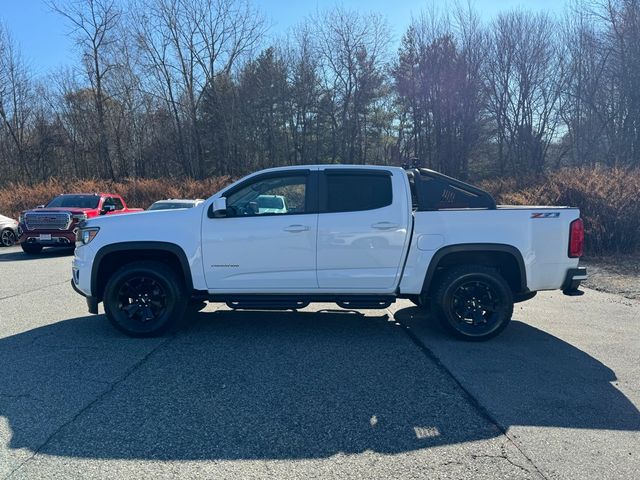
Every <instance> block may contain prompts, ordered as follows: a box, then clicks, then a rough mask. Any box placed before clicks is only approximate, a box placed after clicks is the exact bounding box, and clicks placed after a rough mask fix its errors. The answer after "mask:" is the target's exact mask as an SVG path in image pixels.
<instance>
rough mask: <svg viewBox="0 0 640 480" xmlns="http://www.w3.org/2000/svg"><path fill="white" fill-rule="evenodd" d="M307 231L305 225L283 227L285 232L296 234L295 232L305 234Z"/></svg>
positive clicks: (307, 228)
mask: <svg viewBox="0 0 640 480" xmlns="http://www.w3.org/2000/svg"><path fill="white" fill-rule="evenodd" d="M308 230H309V227H308V226H307V225H289V226H288V227H284V231H285V232H291V233H297V232H306V231H308Z"/></svg>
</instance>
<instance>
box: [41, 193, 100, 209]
mask: <svg viewBox="0 0 640 480" xmlns="http://www.w3.org/2000/svg"><path fill="white" fill-rule="evenodd" d="M98 203H100V197H99V196H98V195H60V196H58V197H56V198H54V199H53V200H51V201H50V202H49V204H48V205H47V207H75V208H98Z"/></svg>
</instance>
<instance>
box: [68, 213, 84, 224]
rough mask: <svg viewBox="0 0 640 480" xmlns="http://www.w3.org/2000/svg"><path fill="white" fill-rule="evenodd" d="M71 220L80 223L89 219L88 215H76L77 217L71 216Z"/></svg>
mask: <svg viewBox="0 0 640 480" xmlns="http://www.w3.org/2000/svg"><path fill="white" fill-rule="evenodd" d="M71 218H73V219H74V220H78V221H79V222H81V221H83V220H86V219H87V214H86V213H76V214H75V215H71Z"/></svg>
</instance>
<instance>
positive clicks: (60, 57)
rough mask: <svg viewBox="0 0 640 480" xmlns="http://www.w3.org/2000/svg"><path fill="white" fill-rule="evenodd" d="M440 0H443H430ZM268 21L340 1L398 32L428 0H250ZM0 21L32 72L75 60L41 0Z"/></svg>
mask: <svg viewBox="0 0 640 480" xmlns="http://www.w3.org/2000/svg"><path fill="white" fill-rule="evenodd" d="M434 1H436V3H443V4H444V3H445V2H447V1H448V0H434ZM565 1H566V0H472V3H473V4H474V5H475V6H476V8H477V9H478V11H479V12H480V13H481V14H482V15H483V16H484V17H485V18H487V19H489V18H491V17H493V16H494V15H495V14H496V13H497V12H499V11H501V10H506V9H511V8H526V9H531V10H535V11H539V10H546V11H548V12H550V13H552V14H561V13H562V10H563V8H564V4H565ZM254 4H256V5H257V6H258V7H259V8H261V9H262V10H263V11H264V13H265V14H266V15H267V17H268V18H269V20H270V21H271V23H272V25H273V27H272V29H271V33H272V34H275V35H277V34H279V33H281V32H284V31H286V30H287V29H288V28H289V27H291V26H292V25H295V24H297V23H299V22H300V21H302V20H303V19H304V18H305V17H306V16H308V15H310V14H312V13H313V12H314V11H315V10H316V9H317V8H320V9H322V8H326V7H330V6H333V5H336V4H338V5H342V6H344V7H346V8H350V9H354V10H361V11H371V10H373V11H376V12H379V13H381V14H382V15H384V16H386V17H387V20H388V22H389V25H390V26H391V28H392V29H393V32H394V34H395V37H396V38H400V36H401V35H402V33H403V32H404V29H405V28H406V26H407V25H408V24H409V22H410V20H411V17H412V15H413V16H415V15H417V14H419V12H420V11H421V10H422V9H423V8H425V7H427V6H428V5H430V4H431V0H341V1H338V2H335V1H333V0H324V1H323V0H254ZM0 22H2V23H3V24H4V25H6V26H7V27H8V29H9V31H10V32H11V34H12V35H13V37H14V39H15V40H16V41H17V42H18V44H19V45H20V47H21V49H22V52H23V54H24V57H25V59H26V60H27V61H28V63H29V64H30V65H32V67H33V68H34V69H35V71H36V72H38V73H46V72H47V71H49V70H51V69H54V68H56V67H59V66H63V65H68V64H71V63H75V62H76V60H77V57H76V55H77V54H76V52H74V51H73V47H74V45H73V42H72V41H71V40H70V39H69V38H68V36H67V35H66V34H67V32H68V26H67V25H66V24H65V22H64V21H63V19H62V18H60V17H59V16H58V15H56V14H55V13H53V12H51V11H50V10H49V9H48V7H47V6H46V4H45V2H44V0H0Z"/></svg>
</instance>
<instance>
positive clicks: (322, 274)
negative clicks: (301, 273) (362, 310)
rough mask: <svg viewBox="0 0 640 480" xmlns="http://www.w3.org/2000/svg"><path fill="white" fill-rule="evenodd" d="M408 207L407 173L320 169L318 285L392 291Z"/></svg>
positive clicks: (402, 253)
mask: <svg viewBox="0 0 640 480" xmlns="http://www.w3.org/2000/svg"><path fill="white" fill-rule="evenodd" d="M410 205H411V203H410V196H409V193H408V182H407V180H406V175H405V174H404V172H402V171H401V170H399V169H398V171H394V170H392V169H380V168H326V169H324V170H321V175H320V213H319V217H318V255H317V257H318V260H317V261H318V270H317V272H318V285H319V287H320V288H321V289H330V290H332V291H336V292H337V291H352V292H354V293H366V292H372V293H390V292H393V291H394V290H395V288H396V287H397V284H398V281H399V277H400V273H401V270H402V263H403V260H404V257H405V255H406V247H407V244H408V234H409V230H410V228H409V227H410V219H411V210H410V208H411V207H410Z"/></svg>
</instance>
